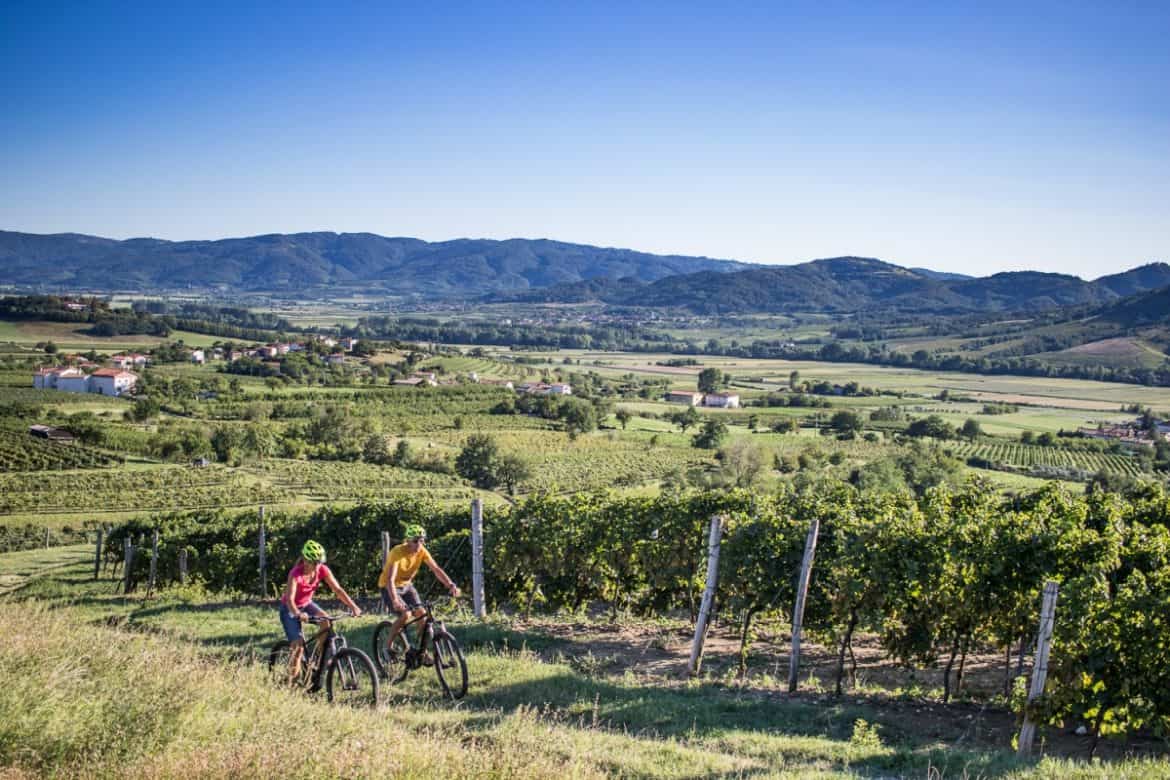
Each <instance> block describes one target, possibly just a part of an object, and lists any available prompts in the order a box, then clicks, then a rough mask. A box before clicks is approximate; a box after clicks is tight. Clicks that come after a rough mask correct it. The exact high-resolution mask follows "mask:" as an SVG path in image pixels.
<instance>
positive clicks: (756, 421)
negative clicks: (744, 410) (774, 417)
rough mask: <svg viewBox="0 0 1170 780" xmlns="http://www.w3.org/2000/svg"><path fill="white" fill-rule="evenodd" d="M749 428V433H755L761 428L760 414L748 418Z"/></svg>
mask: <svg viewBox="0 0 1170 780" xmlns="http://www.w3.org/2000/svg"><path fill="white" fill-rule="evenodd" d="M747 427H748V430H749V431H754V430H755V429H757V428H759V427H760V416H759V415H758V414H753V415H750V416H749V417H748V421H747Z"/></svg>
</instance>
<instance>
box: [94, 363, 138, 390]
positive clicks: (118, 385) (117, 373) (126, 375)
mask: <svg viewBox="0 0 1170 780" xmlns="http://www.w3.org/2000/svg"><path fill="white" fill-rule="evenodd" d="M137 382H138V375H137V374H132V373H130V372H129V371H121V370H118V369H116V368H99V369H98V370H97V371H94V372H93V373H92V374H90V375H89V392H91V393H98V394H100V395H125V394H126V393H129V392H130V391H132V390H133V389H134V385H135V384H137Z"/></svg>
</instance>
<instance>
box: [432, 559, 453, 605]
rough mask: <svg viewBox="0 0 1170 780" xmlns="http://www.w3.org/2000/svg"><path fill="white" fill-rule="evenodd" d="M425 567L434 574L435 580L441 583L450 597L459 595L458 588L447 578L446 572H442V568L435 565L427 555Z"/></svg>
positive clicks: (433, 560)
mask: <svg viewBox="0 0 1170 780" xmlns="http://www.w3.org/2000/svg"><path fill="white" fill-rule="evenodd" d="M427 566H428V567H429V568H430V570H431V571H433V572H434V573H435V578H436V579H438V581H439V582H441V583H443V587H445V588H446V589H447V591H448V592H449V593H450V594H451V595H452V596H458V595H459V587H458V586H457V585H456V584H455V583H454V582H452V580H451V578H450V577H448V576H447V572H445V571H443V567H442V566H440V565H439V564H437V563H435V559H434V558H432V557H431V556H429V555H428V556H427Z"/></svg>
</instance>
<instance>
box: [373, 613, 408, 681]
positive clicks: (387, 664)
mask: <svg viewBox="0 0 1170 780" xmlns="http://www.w3.org/2000/svg"><path fill="white" fill-rule="evenodd" d="M393 628H394V624H393V623H392V622H390V621H389V620H383V621H382V622H381V623H379V624H378V628H377V630H375V631H374V653H373V655H372V656H371V657H372V658H374V659H376V660H377V662H378V668H379V669H381V670H382V676H383V677H385V678H386V679H387V680H389V681H390V682H391V683H400V682H402V681H403V680H405V679H406V673H407V671H408V669H407V668H406V651H407V650H409V649H410V646H409V645H408V644H407V643H406V637H405V636H403V633H404V632H402V631H400V632H398V636H396V637H394V644H390V643H389V640H390V631H391V630H392V629H393Z"/></svg>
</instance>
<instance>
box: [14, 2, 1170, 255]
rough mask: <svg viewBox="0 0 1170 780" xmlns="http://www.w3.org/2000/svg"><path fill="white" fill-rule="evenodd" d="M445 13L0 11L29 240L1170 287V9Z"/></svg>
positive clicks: (346, 8) (988, 6) (851, 6)
mask: <svg viewBox="0 0 1170 780" xmlns="http://www.w3.org/2000/svg"><path fill="white" fill-rule="evenodd" d="M421 5H422V4H406V3H389V2H387V3H373V2H371V3H362V4H347V3H314V4H309V3H304V4H297V3H283V4H275V3H274V4H270V5H266V4H244V3H222V4H220V3H214V2H203V3H198V4H190V5H184V4H180V3H151V4H141V5H135V4H132V3H120V4H117V5H113V4H110V5H107V4H104V3H97V2H94V3H76V4H55V3H51V2H38V3H31V2H30V3H2V4H0V8H2V9H3V17H2V19H0V106H3V109H2V110H0V172H2V173H0V229H9V230H21V231H28V232H35V233H49V232H64V231H73V232H82V233H93V234H98V235H104V236H110V237H114V238H127V237H131V236H146V235H149V236H157V237H160V238H167V239H191V238H219V237H225V236H238V235H252V234H257V233H268V232H294V231H302V230H335V231H370V232H375V233H381V234H384V235H408V236H418V237H421V238H425V239H428V240H443V239H449V238H456V237H463V236H469V237H487V238H509V237H515V236H521V237H530V238H534V237H548V238H555V239H561V240H566V241H578V242H582V243H590V244H598V245H603V246H624V247H631V248H635V249H640V250H645V251H651V252H673V253H682V254H702V255H708V256H712V257H725V258H734V259H740V260H749V261H755V262H764V263H793V262H801V261H804V260H809V259H813V258H816V257H829V256H835V255H842V254H859V255H865V256H873V257H880V258H882V259H885V260H889V261H891V262H896V263H899V264H902V265H908V266H913V265H924V266H928V267H932V268H937V269H940V270H950V271H961V272H965V273H972V274H984V273H991V272H994V271H999V270H1009V269H1021V268H1034V269H1040V270H1049V271H1060V272H1066V273H1075V274H1078V275H1081V276H1086V277H1094V276H1099V275H1102V274H1106V273H1111V272H1114V271H1116V270H1119V269H1122V268H1128V267H1131V266H1134V265H1137V264H1140V263H1144V262H1148V261H1151V260H1165V261H1170V47H1168V46H1167V45H1166V41H1167V40H1170V3H1166V2H1150V3H1132V2H1109V3H1105V2H1100V3H1078V2H1059V3H1018V2H1012V3H995V2H982V3H969V4H966V3H962V4H961V3H934V2H931V3H909V2H904V3H899V2H878V3H874V2H864V3H849V2H831V1H829V2H815V3H759V4H732V3H727V4H719V5H718V7H716V5H715V4H710V3H693V4H691V3H681V2H673V3H660V4H656V3H633V2H625V3H614V4H607V3H595V4H583V3H582V4H561V3H547V2H544V3H531V4H525V3H491V2H479V3H468V4H428V5H429V6H432V7H428V8H426V9H421V8H419V7H417V6H421ZM440 6H441V7H440ZM1021 6H1024V7H1021Z"/></svg>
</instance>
